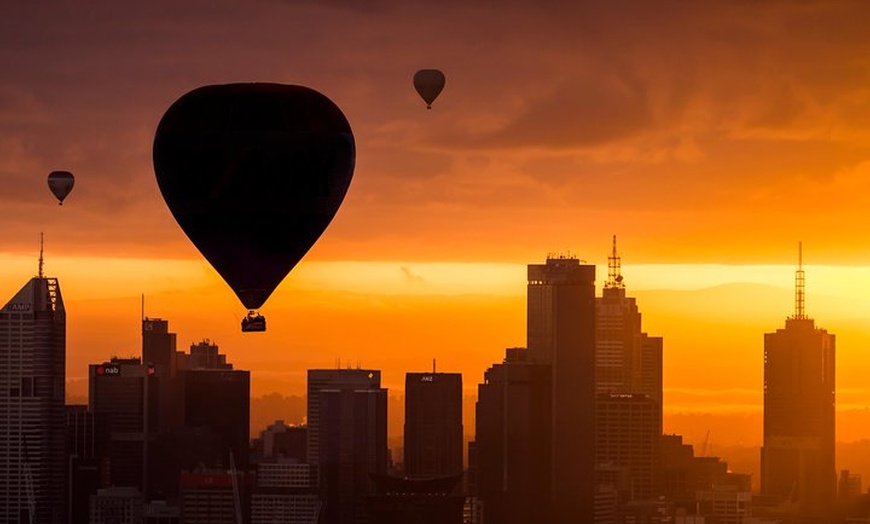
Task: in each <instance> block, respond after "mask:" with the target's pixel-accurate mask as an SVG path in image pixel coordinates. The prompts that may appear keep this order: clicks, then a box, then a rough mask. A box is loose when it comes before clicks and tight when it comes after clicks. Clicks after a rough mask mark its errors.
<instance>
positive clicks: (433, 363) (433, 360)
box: [432, 358, 435, 374]
mask: <svg viewBox="0 0 870 524" xmlns="http://www.w3.org/2000/svg"><path fill="white" fill-rule="evenodd" d="M432 374H435V359H434V358H433V359H432Z"/></svg>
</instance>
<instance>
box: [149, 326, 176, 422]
mask: <svg viewBox="0 0 870 524" xmlns="http://www.w3.org/2000/svg"><path fill="white" fill-rule="evenodd" d="M177 360H178V357H177V352H176V335H175V333H170V332H169V321H168V320H164V319H161V318H143V319H142V362H143V363H144V364H147V365H149V366H151V367H152V368H153V369H154V376H155V378H156V379H157V388H158V394H157V397H158V408H157V413H158V415H157V426H156V427H155V428H153V429H154V431H155V432H157V433H160V434H165V433H167V432H169V431H172V430H174V429H177V428H180V427H181V426H182V425H183V424H184V410H183V404H182V403H181V402H178V398H179V397H180V395H181V392H182V389H181V383H180V380H179V378H178V376H177V368H178V366H177Z"/></svg>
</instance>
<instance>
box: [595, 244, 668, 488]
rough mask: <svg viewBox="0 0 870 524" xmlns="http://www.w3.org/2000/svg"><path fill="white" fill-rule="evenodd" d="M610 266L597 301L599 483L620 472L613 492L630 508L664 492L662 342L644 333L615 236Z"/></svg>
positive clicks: (597, 450)
mask: <svg viewBox="0 0 870 524" xmlns="http://www.w3.org/2000/svg"><path fill="white" fill-rule="evenodd" d="M607 265H608V271H607V281H606V282H605V283H604V289H603V291H602V296H601V297H599V298H597V299H596V301H595V389H596V391H597V393H598V395H597V397H596V428H595V449H596V452H595V454H596V462H597V465H598V467H597V468H596V470H597V472H598V482H608V481H607V480H606V479H605V478H604V477H602V476H601V473H602V472H604V471H610V472H613V471H619V472H620V476H619V477H618V478H619V482H618V484H616V485H614V488H615V493H616V494H617V495H618V498H619V504H626V503H628V502H630V501H638V500H649V499H651V498H652V497H654V496H656V495H657V494H658V493H659V485H658V483H659V468H658V463H659V462H658V461H659V446H658V444H659V441H660V440H661V434H662V338H661V337H650V336H649V335H647V334H646V333H644V332H643V329H642V326H641V313H640V311H639V309H638V306H637V301H636V299H635V298H633V297H629V296H627V295H626V290H625V281H624V279H623V276H622V266H621V258H620V256H619V254H618V252H617V250H616V235H614V236H613V249H612V251H611V254H610V256H609V257H608V264H607ZM608 493H610V492H608Z"/></svg>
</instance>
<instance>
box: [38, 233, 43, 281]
mask: <svg viewBox="0 0 870 524" xmlns="http://www.w3.org/2000/svg"><path fill="white" fill-rule="evenodd" d="M42 247H43V233H41V232H40V233H39V278H44V275H43V273H42V263H43V259H42Z"/></svg>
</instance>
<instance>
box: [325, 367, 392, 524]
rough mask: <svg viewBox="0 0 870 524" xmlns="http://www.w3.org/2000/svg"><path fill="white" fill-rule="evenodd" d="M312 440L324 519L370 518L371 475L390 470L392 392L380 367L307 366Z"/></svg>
mask: <svg viewBox="0 0 870 524" xmlns="http://www.w3.org/2000/svg"><path fill="white" fill-rule="evenodd" d="M308 444H309V445H308V459H309V461H311V463H312V464H313V465H314V466H315V467H316V470H317V472H316V476H317V479H318V486H319V491H320V496H321V501H322V510H321V517H320V518H321V522H323V523H326V524H351V523H362V522H367V521H368V508H367V497H368V496H369V495H371V494H372V493H373V485H372V480H371V475H372V474H384V473H386V469H387V390H386V389H384V388H381V387H380V371H378V370H369V369H310V370H308Z"/></svg>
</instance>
